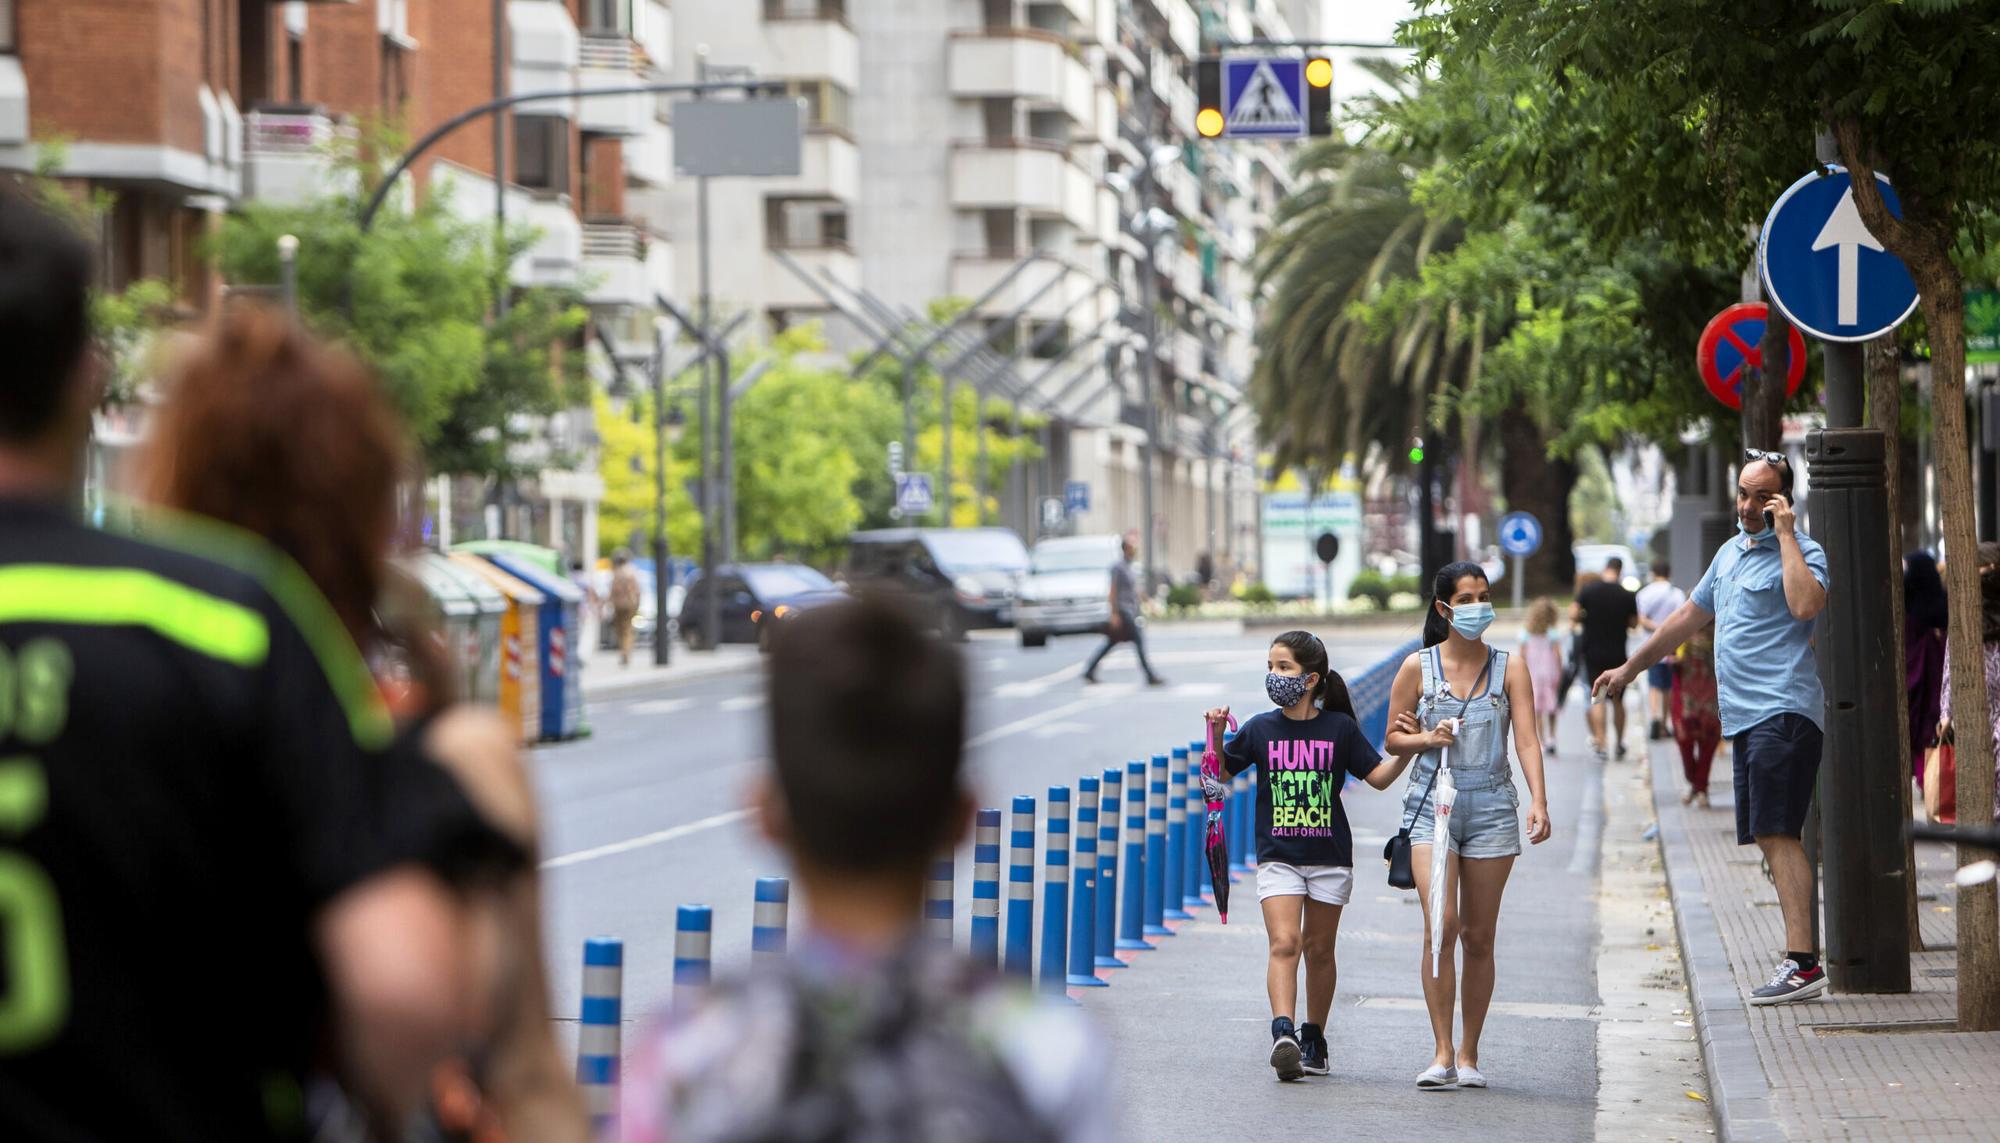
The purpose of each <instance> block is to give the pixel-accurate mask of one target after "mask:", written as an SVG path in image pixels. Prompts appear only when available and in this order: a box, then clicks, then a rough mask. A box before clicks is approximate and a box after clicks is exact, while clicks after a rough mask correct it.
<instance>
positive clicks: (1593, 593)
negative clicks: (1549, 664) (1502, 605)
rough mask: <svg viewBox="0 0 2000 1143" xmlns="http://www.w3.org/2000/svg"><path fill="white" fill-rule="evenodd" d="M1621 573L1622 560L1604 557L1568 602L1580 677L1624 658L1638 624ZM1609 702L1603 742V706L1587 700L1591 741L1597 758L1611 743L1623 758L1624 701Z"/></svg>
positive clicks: (1591, 675)
mask: <svg viewBox="0 0 2000 1143" xmlns="http://www.w3.org/2000/svg"><path fill="white" fill-rule="evenodd" d="M1624 577H1625V561H1624V560H1621V559H1619V558H1618V557H1617V556H1612V557H1611V558H1610V559H1609V560H1606V561H1605V563H1604V573H1603V574H1602V575H1600V576H1599V577H1598V578H1597V582H1595V583H1592V584H1589V585H1588V586H1586V587H1584V588H1583V590H1581V591H1579V592H1577V593H1576V602H1575V603H1573V604H1571V605H1570V609H1569V617H1570V621H1571V622H1572V623H1576V624H1579V625H1580V630H1579V633H1578V635H1577V645H1578V646H1579V647H1580V648H1581V649H1582V651H1583V677H1584V678H1586V679H1594V678H1596V677H1597V676H1598V675H1599V674H1602V673H1603V672H1605V671H1607V670H1610V669H1611V668H1612V667H1614V666H1616V665H1618V664H1619V663H1622V662H1624V661H1625V640H1626V638H1627V637H1628V636H1629V635H1630V634H1631V632H1632V629H1633V628H1635V627H1637V626H1639V601H1638V598H1637V597H1636V596H1634V595H1633V594H1632V593H1631V592H1630V591H1627V590H1626V588H1625V584H1624V582H1623V581H1624ZM1610 705H1611V712H1610V723H1611V734H1612V740H1611V742H1610V743H1606V742H1605V740H1604V735H1605V721H1606V719H1605V711H1604V708H1603V707H1602V706H1600V705H1598V704H1597V703H1596V702H1592V703H1591V704H1590V707H1589V711H1588V721H1589V722H1590V745H1591V748H1592V749H1594V750H1596V751H1597V756H1598V757H1599V758H1605V757H1608V756H1610V754H1611V752H1612V747H1613V746H1616V748H1617V757H1618V760H1619V761H1621V762H1623V761H1624V760H1625V703H1624V701H1623V699H1622V698H1621V699H1620V700H1617V701H1614V702H1612V703H1611V704H1610Z"/></svg>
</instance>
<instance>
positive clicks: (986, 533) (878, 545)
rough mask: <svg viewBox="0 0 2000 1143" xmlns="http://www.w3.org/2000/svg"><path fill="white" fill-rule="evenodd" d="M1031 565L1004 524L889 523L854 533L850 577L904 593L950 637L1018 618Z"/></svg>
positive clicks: (855, 581)
mask: <svg viewBox="0 0 2000 1143" xmlns="http://www.w3.org/2000/svg"><path fill="white" fill-rule="evenodd" d="M1107 566H1108V565H1107ZM1027 570H1028V549H1027V547H1026V546H1024V545H1023V544H1022V543H1021V538H1020V537H1019V536H1017V535H1015V534H1014V533H1013V532H1011V531H1008V530H1007V529H1005V528H888V529H883V530H880V531H873V532H856V533H854V535H853V536H851V537H849V538H848V549H847V578H848V581H849V582H850V583H852V584H854V585H855V586H856V587H857V588H865V589H867V590H870V591H875V592H880V593H882V594H884V595H887V596H891V597H897V598H901V599H903V600H904V601H905V602H907V603H908V604H909V605H910V606H911V607H912V608H914V609H915V610H916V612H917V614H919V615H920V616H922V617H923V618H924V620H925V621H926V622H928V623H930V624H932V625H933V626H935V627H936V628H937V631H938V633H939V634H940V635H942V636H944V637H945V638H947V639H962V638H964V637H965V633H966V632H967V631H969V630H972V629H974V628H981V627H1007V626H1011V625H1012V624H1013V622H1014V596H1015V592H1016V591H1017V590H1018V585H1019V581H1020V578H1021V576H1022V575H1023V574H1024V573H1025V572H1026V571H1027Z"/></svg>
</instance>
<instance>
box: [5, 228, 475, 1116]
mask: <svg viewBox="0 0 2000 1143" xmlns="http://www.w3.org/2000/svg"><path fill="white" fill-rule="evenodd" d="M93 263H94V258H93V255H92V252H91V250H90V248H89V246H88V245H87V244H86V243H85V242H84V241H83V239H82V238H81V237H80V236H79V235H78V234H77V233H75V232H74V231H73V230H72V229H71V228H70V227H69V225H68V224H67V223H65V222H63V221H61V220H58V219H56V218H54V217H52V216H50V215H49V214H47V213H46V212H44V211H42V210H41V209H39V208H37V207H35V206H33V205H31V204H29V203H28V202H26V201H25V200H24V199H23V198H21V197H19V196H17V195H15V194H11V193H4V192H0V363H4V364H0V665H3V666H4V669H0V687H4V688H5V689H4V692H0V693H4V698H0V871H4V878H5V891H6V892H5V896H4V901H5V904H6V908H5V917H4V923H0V931H4V933H5V935H6V941H5V944H4V945H0V986H4V995H5V1003H4V1004H0V1139H6V1140H8V1141H9V1143H34V1141H41V1140H63V1141H70V1140H81V1139H145V1140H188V1141H202V1143H207V1141H211V1140H220V1139H228V1140H288V1139H297V1138H301V1137H303V1133H304V1131H305V1122H304V1114H303V1100H304V1094H303V1087H302V1084H303V1077H304V1076H305V1075H306V1074H307V1072H308V1070H309V1068H310V1067H311V1066H312V1064H313V1062H314V1060H315V1059H319V1060H323V1061H325V1062H326V1064H327V1066H330V1067H331V1068H333V1069H334V1070H336V1071H337V1072H338V1073H339V1074H340V1076H341V1077H342V1079H343V1081H344V1082H345V1083H346V1084H348V1085H349V1086H350V1088H351V1090H352V1091H353V1092H354V1093H355V1095H356V1096H357V1098H358V1099H359V1100H360V1101H362V1103H363V1104H364V1105H365V1106H366V1107H368V1108H369V1109H370V1111H371V1112H372V1113H373V1115H374V1117H375V1118H376V1119H378V1120H379V1121H383V1122H396V1121H400V1120H401V1119H402V1118H403V1117H404V1116H405V1115H407V1114H408V1113H409V1112H410V1111H411V1110H412V1109H413V1108H415V1107H417V1106H418V1105H420V1104H421V1102H422V1100H423V1097H424V1086H425V1077H426V1075H427V1074H428V1072H429V1069H430V1067H431V1065H432V1063H433V1062H434V1061H436V1060H438V1059H439V1058H441V1057H443V1056H444V1055H445V1054H446V1053H447V1052H448V1051H449V1050H450V1049H451V1047H452V1045H453V1041H454V1039H455V1037H456V1030H457V1016H458V1013H457V1010H456V1008H455V1006H454V1004H453V1003H452V999H453V984H454V979H455V972H456V967H457V959H458V958H457V948H458V940H457V934H456V921H455V910H454V908H453V906H452V902H451V895H450V892H449V890H448V888H447V887H446V885H445V883H444V881H443V879H442V878H441V877H440V876H439V874H438V872H437V871H436V870H435V869H434V868H433V867H432V866H431V865H430V863H429V861H428V860H427V857H428V854H429V839H428V838H426V837H425V836H424V832H425V831H424V830H423V829H421V828H419V827H420V825H421V823H420V822H416V821H413V820H411V819H405V821H404V824H403V825H402V826H400V827H398V826H396V825H394V824H393V823H392V821H391V818H390V816H389V808H390V807H391V806H393V805H395V804H396V803H398V802H399V801H403V800H409V801H413V802H414V801H434V800H436V798H437V797H438V795H437V794H436V793H435V792H434V791H432V790H430V789H428V788H427V787H428V786H429V785H431V784H432V783H431V779H432V778H436V777H441V776H440V775H436V774H432V773H429V772H423V771H413V770H409V769H407V768H401V767H394V766H390V765H388V764H387V761H386V759H385V756H384V754H383V748H384V747H386V745H387V743H388V740H389V737H390V734H389V721H388V718H387V716H386V712H385V711H384V708H383V705H382V703H381V702H380V700H379V698H377V696H376V695H375V694H374V693H373V691H371V690H370V689H369V688H368V676H367V671H366V668H365V666H364V665H363V663H362V661H361V658H360V656H359V655H358V654H357V653H356V652H355V649H354V646H353V644H352V642H351V641H349V640H347V639H345V638H344V636H343V633H342V632H341V630H340V628H339V627H338V626H337V625H335V624H332V623H330V622H327V621H325V620H324V614H325V608H326V604H325V601H324V600H322V599H320V598H319V597H318V595H317V594H316V593H315V592H313V590H312V588H311V587H310V585H305V586H304V587H303V588H301V587H300V586H299V585H298V584H296V583H293V582H288V581H287V580H286V579H285V577H284V576H283V574H282V571H281V569H282V567H283V566H284V565H283V563H282V561H280V560H278V559H276V558H275V556H274V554H273V553H271V552H270V550H269V549H268V548H267V547H264V546H262V545H257V544H254V543H247V542H246V543H237V544H230V545H208V549H209V550H208V553H205V554H202V555H197V554H193V553H192V552H191V551H189V550H187V549H186V548H185V547H173V546H169V544H168V543H167V542H166V541H167V540H168V539H170V538H173V537H170V536H169V534H168V533H167V532H166V531H164V530H162V531H160V532H159V536H160V538H161V542H154V543H146V542H139V541H136V540H133V539H130V538H126V537H122V536H114V535H110V534H107V533H104V532H100V531H96V530H93V529H91V528H88V527H85V526H84V525H83V524H82V523H80V522H79V521H78V520H77V519H76V517H75V515H74V509H75V505H76V504H77V501H78V497H77V482H78V479H79V475H80V474H81V472H82V471H83V462H84V457H85V447H86V442H87V441H88V439H89V436H90V428H91V414H92V411H93V409H94V408H95V407H96V405H97V403H98V401H99V397H100V393H101V391H102V376H103V375H102V371H101V362H100V361H99V360H98V359H97V358H96V357H95V355H94V354H93V353H92V351H91V347H90V344H89V317H88V313H89V301H88V297H87V292H88V288H89V285H90V281H91V278H92V275H93V272H94V265H93ZM224 561H228V562H226V563H225V562H224Z"/></svg>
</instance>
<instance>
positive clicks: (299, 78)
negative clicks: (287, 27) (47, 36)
mask: <svg viewBox="0 0 2000 1143" xmlns="http://www.w3.org/2000/svg"><path fill="white" fill-rule="evenodd" d="M6 2H7V0H0V4H4V3H6ZM305 70H306V41H305V37H304V36H301V35H299V34H298V33H297V32H287V33H286V34H285V98H286V99H287V100H289V101H290V102H292V103H294V104H298V103H304V102H305Z"/></svg>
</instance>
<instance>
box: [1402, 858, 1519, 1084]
mask: <svg viewBox="0 0 2000 1143" xmlns="http://www.w3.org/2000/svg"><path fill="white" fill-rule="evenodd" d="M1455 864H1456V865H1457V866H1458V870H1457V872H1458V915H1459V941H1460V943H1462V944H1463V945H1464V946H1465V987H1464V989H1463V993H1464V1005H1465V1034H1464V1036H1463V1037H1462V1038H1461V1039H1460V1041H1459V1049H1458V1062H1459V1063H1460V1064H1463V1065H1470V1066H1472V1067H1475V1068H1476V1067H1478V1066H1479V1034H1480V1033H1481V1032H1482V1031H1484V1030H1485V1028H1486V1010H1487V1008H1488V1007H1489V1006H1491V1005H1492V1003H1493V935H1494V930H1495V929H1496V928H1497V927H1498V925H1499V922H1500V895H1501V894H1502V893H1504V892H1506V889H1507V875H1508V874H1509V873H1510V872H1512V871H1513V868H1514V859H1513V858H1512V857H1475V858H1471V859H1469V860H1465V861H1458V862H1455ZM1420 884H1421V883H1420ZM1450 1019H1451V1017H1450V1015H1449V1014H1447V1015H1446V1017H1445V1020H1446V1027H1450V1023H1449V1022H1450ZM1431 1022H1432V1024H1433V1025H1435V1024H1436V1022H1437V1020H1436V1017H1435V1016H1433V1017H1432V1020H1431Z"/></svg>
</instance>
